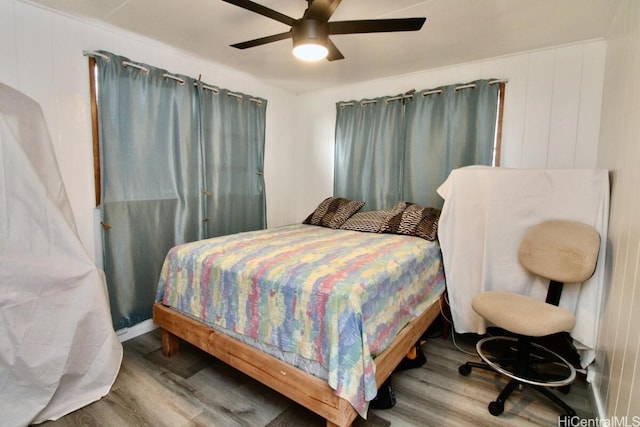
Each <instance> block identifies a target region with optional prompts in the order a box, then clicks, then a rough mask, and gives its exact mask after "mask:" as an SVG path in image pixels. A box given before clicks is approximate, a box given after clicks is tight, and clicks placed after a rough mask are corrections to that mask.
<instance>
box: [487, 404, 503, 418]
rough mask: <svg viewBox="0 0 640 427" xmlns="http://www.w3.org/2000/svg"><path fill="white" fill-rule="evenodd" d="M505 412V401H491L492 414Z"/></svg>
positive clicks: (490, 410) (490, 411)
mask: <svg viewBox="0 0 640 427" xmlns="http://www.w3.org/2000/svg"><path fill="white" fill-rule="evenodd" d="M503 412H504V403H502V402H498V401H494V402H491V403H489V413H491V415H494V416H496V417H497V416H498V415H500V414H501V413H503Z"/></svg>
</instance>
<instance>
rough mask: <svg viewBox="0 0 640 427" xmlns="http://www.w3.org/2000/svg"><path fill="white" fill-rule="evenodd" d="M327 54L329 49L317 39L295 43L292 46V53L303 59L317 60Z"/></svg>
mask: <svg viewBox="0 0 640 427" xmlns="http://www.w3.org/2000/svg"><path fill="white" fill-rule="evenodd" d="M328 54H329V49H327V47H326V46H324V45H323V44H320V43H318V42H317V41H311V40H310V41H307V42H305V43H299V44H296V45H295V46H294V47H293V55H294V56H295V57H296V58H298V59H301V60H303V61H309V62H313V61H319V60H321V59H324V58H326V57H327V55H328Z"/></svg>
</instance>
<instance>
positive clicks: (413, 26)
mask: <svg viewBox="0 0 640 427" xmlns="http://www.w3.org/2000/svg"><path fill="white" fill-rule="evenodd" d="M426 20H427V18H401V19H364V20H360V21H335V22H329V34H357V33H388V32H393V31H418V30H419V29H420V28H422V25H423V24H424V21H426Z"/></svg>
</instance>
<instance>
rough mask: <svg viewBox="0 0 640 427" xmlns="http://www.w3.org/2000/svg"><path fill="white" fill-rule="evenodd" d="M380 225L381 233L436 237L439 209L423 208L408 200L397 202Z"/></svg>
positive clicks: (426, 237)
mask: <svg viewBox="0 0 640 427" xmlns="http://www.w3.org/2000/svg"><path fill="white" fill-rule="evenodd" d="M392 210H393V211H394V214H392V215H390V216H389V218H388V219H387V221H386V223H385V224H384V225H383V226H382V228H381V230H380V231H381V232H382V233H393V234H403V235H406V236H417V237H422V238H423V239H426V240H436V239H437V238H438V220H439V219H440V211H439V210H438V209H435V208H425V207H424V206H420V205H417V204H415V203H410V202H399V203H398V204H397V205H396V206H394V208H393V209H392Z"/></svg>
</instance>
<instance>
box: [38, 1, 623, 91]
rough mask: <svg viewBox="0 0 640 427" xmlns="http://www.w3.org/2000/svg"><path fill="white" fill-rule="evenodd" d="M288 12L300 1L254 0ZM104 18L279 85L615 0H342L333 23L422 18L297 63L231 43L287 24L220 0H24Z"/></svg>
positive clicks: (525, 44) (365, 73) (472, 52)
mask: <svg viewBox="0 0 640 427" xmlns="http://www.w3.org/2000/svg"><path fill="white" fill-rule="evenodd" d="M255 1H256V2H257V3H260V4H262V5H264V6H267V7H269V8H271V9H274V10H277V11H279V12H281V13H284V14H285V15H288V16H290V17H293V18H299V17H301V16H302V14H303V12H304V10H305V8H306V6H307V2H306V0H255ZM31 2H32V3H37V4H41V5H43V6H46V7H48V8H53V9H57V10H60V11H63V12H65V13H68V14H71V15H79V16H85V17H88V18H91V19H92V20H97V21H103V22H106V23H108V24H111V25H113V26H116V27H121V28H123V29H126V30H128V31H131V32H135V33H138V34H141V35H144V36H146V37H150V38H153V39H156V40H159V41H161V42H163V43H166V44H169V45H172V46H175V47H177V48H180V49H182V50H185V51H189V52H192V53H193V54H195V55H197V56H200V57H203V58H206V59H210V60H212V61H215V62H217V63H221V64H226V65H228V66H231V67H233V68H235V69H238V70H243V71H246V72H248V73H250V74H253V75H255V76H258V77H259V78H261V79H263V80H265V81H267V82H269V83H271V84H273V85H276V86H279V87H282V88H285V89H287V90H291V91H294V92H305V91H311V90H318V89H322V88H325V87H329V86H336V85H341V84H347V83H353V82H358V81H366V80H372V79H377V78H383V77H386V76H396V75H401V74H406V73H411V72H415V71H419V70H425V69H430V68H437V67H442V66H447V65H452V64H459V63H464V62H469V61H476V60H479V59H483V58H491V57H496V56H501V55H506V54H510V53H515V52H521V51H525V50H531V49H538V48H543V47H547V46H554V45H560V44H566V43H574V42H578V41H582V40H589V39H594V38H601V37H604V36H605V35H606V34H607V31H608V29H609V25H610V23H611V21H612V19H613V15H614V13H615V11H616V9H617V7H618V5H619V4H618V2H617V1H616V0H427V1H420V0H344V1H343V2H342V3H341V4H340V6H339V7H338V9H337V11H336V12H335V14H334V15H333V16H332V18H331V21H342V20H351V19H376V18H406V17H426V18H427V21H426V23H425V25H424V26H423V28H422V30H420V31H418V32H399V33H378V34H353V35H337V36H332V37H331V39H332V41H333V42H334V43H335V44H336V45H337V47H338V48H339V49H340V51H341V52H342V53H343V54H344V56H345V59H343V60H339V61H333V62H328V61H321V62H319V63H303V62H301V61H299V60H297V59H295V58H294V57H293V56H292V54H291V41H290V40H282V41H278V42H275V43H271V44H268V45H264V46H259V47H254V48H250V49H247V50H238V49H235V48H231V47H229V45H230V44H232V43H237V42H242V41H246V40H250V39H254V38H258V37H263V36H268V35H271V34H275V33H281V32H285V31H288V29H289V28H288V27H287V26H285V25H284V24H281V23H279V22H277V21H274V20H271V19H269V18H265V17H263V16H260V15H257V14H255V13H252V12H249V11H246V10H244V9H241V8H239V7H237V6H234V5H231V4H228V3H225V2H223V1H222V0H180V1H176V0H91V1H88V0H32V1H31Z"/></svg>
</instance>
